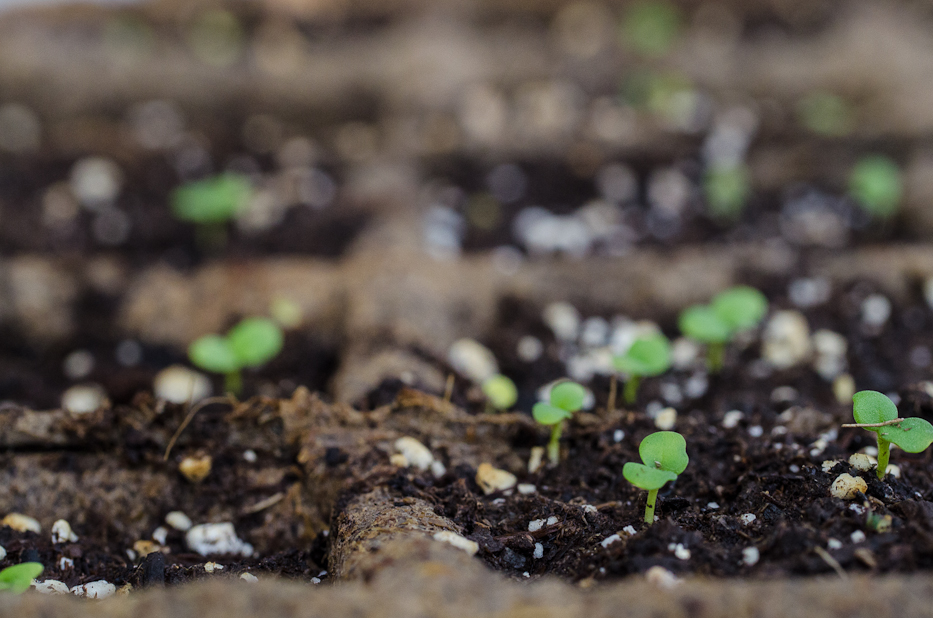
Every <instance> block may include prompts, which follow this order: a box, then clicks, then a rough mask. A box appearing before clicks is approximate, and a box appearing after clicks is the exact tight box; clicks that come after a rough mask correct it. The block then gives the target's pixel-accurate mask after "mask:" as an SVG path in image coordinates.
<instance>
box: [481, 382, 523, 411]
mask: <svg viewBox="0 0 933 618" xmlns="http://www.w3.org/2000/svg"><path fill="white" fill-rule="evenodd" d="M482 388H483V394H484V395H486V400H487V408H486V410H487V412H488V411H491V410H492V409H496V410H508V409H509V408H511V407H512V406H514V405H515V402H516V401H518V389H517V388H515V382H513V381H512V380H510V379H509V378H507V377H506V376H504V375H502V374H497V375H494V376H492V377H491V378H486V380H485V381H484V382H483V386H482Z"/></svg>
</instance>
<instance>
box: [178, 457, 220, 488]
mask: <svg viewBox="0 0 933 618" xmlns="http://www.w3.org/2000/svg"><path fill="white" fill-rule="evenodd" d="M211 465H212V459H211V456H210V455H201V456H199V457H192V456H188V457H185V458H184V459H182V460H181V462H180V463H179V464H178V471H179V472H181V474H182V476H184V477H185V478H186V479H188V480H189V481H191V482H192V483H195V484H197V483H200V482H201V481H203V480H204V479H206V478H207V475H208V474H210V473H211Z"/></svg>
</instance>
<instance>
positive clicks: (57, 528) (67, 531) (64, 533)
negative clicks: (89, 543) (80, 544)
mask: <svg viewBox="0 0 933 618" xmlns="http://www.w3.org/2000/svg"><path fill="white" fill-rule="evenodd" d="M77 541H78V535H77V534H75V533H74V531H73V530H72V529H71V524H69V523H68V522H67V521H65V520H64V519H59V520H57V521H56V522H55V523H54V524H52V542H53V543H76V542H77Z"/></svg>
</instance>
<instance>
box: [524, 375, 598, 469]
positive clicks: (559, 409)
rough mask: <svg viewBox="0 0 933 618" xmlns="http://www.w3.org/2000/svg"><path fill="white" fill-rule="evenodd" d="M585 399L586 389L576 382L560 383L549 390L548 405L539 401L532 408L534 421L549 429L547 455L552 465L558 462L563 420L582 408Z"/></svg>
mask: <svg viewBox="0 0 933 618" xmlns="http://www.w3.org/2000/svg"><path fill="white" fill-rule="evenodd" d="M585 397H586V389H584V388H583V387H582V386H580V385H579V384H577V383H576V382H570V381H567V382H561V383H559V384H556V385H555V386H554V387H553V388H552V389H551V395H550V397H549V402H548V403H545V402H543V401H539V402H538V403H536V404H535V405H534V408H532V415H533V416H534V418H535V420H536V421H538V422H539V423H541V424H542V425H547V426H549V427H550V428H551V440H550V441H549V442H548V445H547V453H548V458H549V459H550V460H551V463H552V464H554V465H557V463H558V462H559V461H560V434H561V431H563V426H564V420H565V419H568V418H570V417H572V416H573V413H574V412H576V411H577V410H579V409H580V408H582V407H583V400H584V398H585Z"/></svg>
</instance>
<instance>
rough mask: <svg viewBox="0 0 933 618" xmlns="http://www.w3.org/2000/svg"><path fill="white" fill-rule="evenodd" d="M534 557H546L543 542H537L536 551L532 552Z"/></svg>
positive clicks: (538, 558)
mask: <svg viewBox="0 0 933 618" xmlns="http://www.w3.org/2000/svg"><path fill="white" fill-rule="evenodd" d="M532 557H533V558H535V559H536V560H540V559H541V558H544V545H542V544H541V543H535V553H533V554H532Z"/></svg>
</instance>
